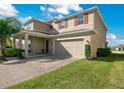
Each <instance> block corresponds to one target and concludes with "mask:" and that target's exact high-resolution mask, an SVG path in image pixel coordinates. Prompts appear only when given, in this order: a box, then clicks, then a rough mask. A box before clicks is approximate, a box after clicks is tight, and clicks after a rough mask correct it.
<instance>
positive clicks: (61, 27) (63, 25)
mask: <svg viewBox="0 0 124 93" xmlns="http://www.w3.org/2000/svg"><path fill="white" fill-rule="evenodd" d="M62 22H63V23H62ZM59 24H60V25H59V26H60V29H63V28H65V20H61V21H60V22H59Z"/></svg>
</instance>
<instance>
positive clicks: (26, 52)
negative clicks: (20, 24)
mask: <svg viewBox="0 0 124 93" xmlns="http://www.w3.org/2000/svg"><path fill="white" fill-rule="evenodd" d="M28 48H29V47H28V34H25V58H27V57H28Z"/></svg>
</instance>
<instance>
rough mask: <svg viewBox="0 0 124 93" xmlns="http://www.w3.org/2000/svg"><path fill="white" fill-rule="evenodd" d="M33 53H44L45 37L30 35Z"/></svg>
mask: <svg viewBox="0 0 124 93" xmlns="http://www.w3.org/2000/svg"><path fill="white" fill-rule="evenodd" d="M30 40H31V51H32V53H42V49H43V48H44V39H43V38H40V37H30Z"/></svg>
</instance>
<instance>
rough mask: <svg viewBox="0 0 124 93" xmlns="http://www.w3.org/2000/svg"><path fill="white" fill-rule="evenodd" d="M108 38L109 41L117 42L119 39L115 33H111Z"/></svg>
mask: <svg viewBox="0 0 124 93" xmlns="http://www.w3.org/2000/svg"><path fill="white" fill-rule="evenodd" d="M106 38H107V40H115V39H117V36H116V35H115V34H113V33H109V34H107V36H106Z"/></svg>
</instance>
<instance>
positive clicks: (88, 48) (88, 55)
mask: <svg viewBox="0 0 124 93" xmlns="http://www.w3.org/2000/svg"><path fill="white" fill-rule="evenodd" d="M90 53H91V47H90V45H89V44H86V45H85V56H86V57H87V58H88V57H90Z"/></svg>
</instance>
